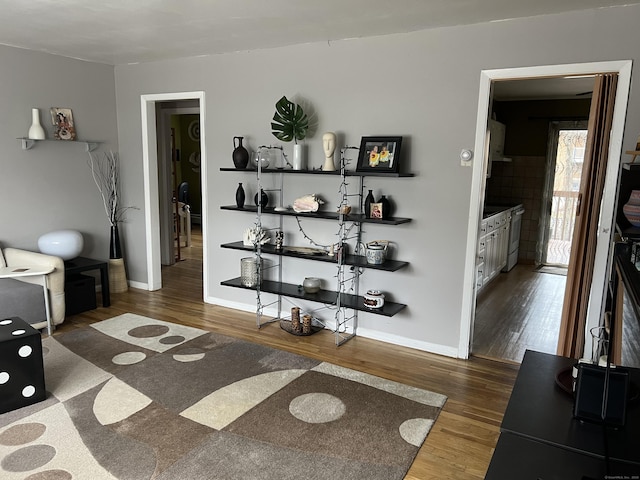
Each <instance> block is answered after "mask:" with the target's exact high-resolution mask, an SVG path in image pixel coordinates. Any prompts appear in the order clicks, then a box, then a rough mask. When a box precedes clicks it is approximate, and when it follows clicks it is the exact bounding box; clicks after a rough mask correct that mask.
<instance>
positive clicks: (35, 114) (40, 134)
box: [29, 108, 44, 140]
mask: <svg viewBox="0 0 640 480" xmlns="http://www.w3.org/2000/svg"><path fill="white" fill-rule="evenodd" d="M29 138H30V139H33V140H44V128H42V125H40V111H39V110H38V109H37V108H32V109H31V127H29Z"/></svg>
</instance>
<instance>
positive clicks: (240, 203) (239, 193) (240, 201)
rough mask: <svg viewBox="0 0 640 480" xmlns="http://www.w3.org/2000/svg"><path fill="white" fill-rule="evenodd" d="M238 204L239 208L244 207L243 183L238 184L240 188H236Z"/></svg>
mask: <svg viewBox="0 0 640 480" xmlns="http://www.w3.org/2000/svg"><path fill="white" fill-rule="evenodd" d="M236 205H237V206H238V208H242V207H244V188H242V183H239V184H238V188H237V190H236Z"/></svg>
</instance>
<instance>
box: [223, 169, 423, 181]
mask: <svg viewBox="0 0 640 480" xmlns="http://www.w3.org/2000/svg"><path fill="white" fill-rule="evenodd" d="M220 171H221V172H253V173H258V170H256V169H255V168H233V167H222V168H220ZM261 173H287V174H289V173H293V174H296V175H300V174H312V175H340V170H332V171H325V170H292V169H290V168H263V169H262V170H261ZM344 174H345V176H347V177H392V178H402V177H413V176H415V174H413V173H388V172H356V171H353V170H348V171H346V172H344Z"/></svg>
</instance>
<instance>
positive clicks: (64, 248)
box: [38, 230, 84, 261]
mask: <svg viewBox="0 0 640 480" xmlns="http://www.w3.org/2000/svg"><path fill="white" fill-rule="evenodd" d="M83 247H84V238H83V237H82V234H81V233H80V232H78V231H77V230H56V231H55V232H49V233H45V234H44V235H42V236H41V237H40V238H38V249H39V250H40V252H42V253H45V254H47V255H53V256H55V257H60V258H62V260H65V261H66V260H71V259H72V258H76V257H77V256H78V255H80V253H81V252H82V248H83Z"/></svg>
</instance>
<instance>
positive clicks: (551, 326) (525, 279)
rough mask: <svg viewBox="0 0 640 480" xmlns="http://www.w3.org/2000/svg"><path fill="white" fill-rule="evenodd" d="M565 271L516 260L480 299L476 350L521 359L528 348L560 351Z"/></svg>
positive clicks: (487, 355) (489, 355) (505, 358)
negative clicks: (541, 269) (545, 270)
mask: <svg viewBox="0 0 640 480" xmlns="http://www.w3.org/2000/svg"><path fill="white" fill-rule="evenodd" d="M566 278H567V277H566V276H564V275H558V274H553V273H541V272H539V271H536V270H535V268H534V266H533V265H522V264H519V265H516V266H515V268H514V269H513V270H511V271H510V272H508V273H501V274H500V275H499V276H498V277H496V279H495V280H494V281H493V282H491V284H490V285H489V286H488V287H487V288H486V289H485V290H483V291H482V292H481V293H480V295H479V296H478V299H477V305H476V318H475V323H474V333H473V348H472V354H473V355H475V356H479V357H485V358H491V359H496V360H503V361H508V362H515V363H520V362H521V361H522V357H523V356H524V352H525V350H527V349H530V350H536V351H538V352H545V353H555V352H556V346H557V343H558V330H559V328H560V318H561V315H562V303H563V300H564V287H565V283H566Z"/></svg>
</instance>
